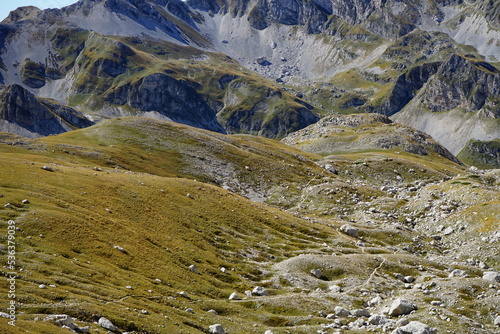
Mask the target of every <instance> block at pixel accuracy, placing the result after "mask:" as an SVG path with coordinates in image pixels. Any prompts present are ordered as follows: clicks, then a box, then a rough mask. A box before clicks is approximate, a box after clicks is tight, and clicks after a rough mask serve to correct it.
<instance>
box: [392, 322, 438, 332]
mask: <svg viewBox="0 0 500 334" xmlns="http://www.w3.org/2000/svg"><path fill="white" fill-rule="evenodd" d="M392 334H437V329H435V328H432V327H429V326H427V325H426V324H423V323H421V322H419V321H412V322H410V323H409V324H408V325H406V326H403V327H399V328H398V329H396V330H395V331H394V332H392Z"/></svg>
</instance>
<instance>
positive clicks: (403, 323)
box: [396, 318, 410, 327]
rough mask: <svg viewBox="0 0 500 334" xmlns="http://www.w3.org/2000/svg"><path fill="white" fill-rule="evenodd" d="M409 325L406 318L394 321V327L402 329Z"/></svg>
mask: <svg viewBox="0 0 500 334" xmlns="http://www.w3.org/2000/svg"><path fill="white" fill-rule="evenodd" d="M409 323H410V321H409V320H408V319H407V318H401V319H398V321H396V327H403V326H406V325H408V324H409Z"/></svg>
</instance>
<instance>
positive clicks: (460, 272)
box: [448, 269, 467, 277]
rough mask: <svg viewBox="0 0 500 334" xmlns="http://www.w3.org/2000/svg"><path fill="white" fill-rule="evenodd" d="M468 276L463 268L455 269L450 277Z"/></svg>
mask: <svg viewBox="0 0 500 334" xmlns="http://www.w3.org/2000/svg"><path fill="white" fill-rule="evenodd" d="M465 276H467V272H466V271H465V270H461V269H454V270H453V271H452V272H451V273H450V274H449V275H448V277H465Z"/></svg>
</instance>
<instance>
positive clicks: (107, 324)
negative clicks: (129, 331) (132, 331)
mask: <svg viewBox="0 0 500 334" xmlns="http://www.w3.org/2000/svg"><path fill="white" fill-rule="evenodd" d="M98 324H99V326H101V327H102V328H104V329H107V330H110V331H112V332H117V331H118V327H116V326H115V325H114V324H113V323H112V322H111V321H110V320H108V319H106V318H104V317H101V318H99V321H98Z"/></svg>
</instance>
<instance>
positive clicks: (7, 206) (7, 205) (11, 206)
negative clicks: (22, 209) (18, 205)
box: [4, 203, 14, 209]
mask: <svg viewBox="0 0 500 334" xmlns="http://www.w3.org/2000/svg"><path fill="white" fill-rule="evenodd" d="M4 208H7V209H13V208H14V206H13V205H12V204H11V203H7V204H5V205H4Z"/></svg>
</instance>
